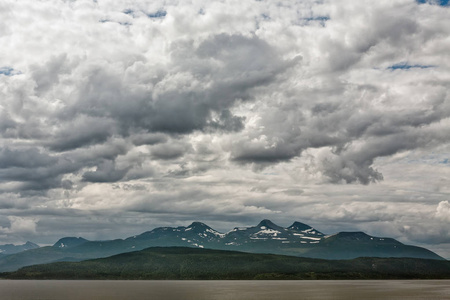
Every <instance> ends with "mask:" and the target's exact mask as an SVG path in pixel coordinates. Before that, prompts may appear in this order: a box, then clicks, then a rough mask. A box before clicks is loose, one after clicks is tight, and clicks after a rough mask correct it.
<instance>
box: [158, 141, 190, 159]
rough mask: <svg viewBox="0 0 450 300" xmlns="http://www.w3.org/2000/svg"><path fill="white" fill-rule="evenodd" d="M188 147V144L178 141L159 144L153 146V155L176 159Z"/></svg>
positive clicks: (160, 157)
mask: <svg viewBox="0 0 450 300" xmlns="http://www.w3.org/2000/svg"><path fill="white" fill-rule="evenodd" d="M187 148H189V147H188V146H187V145H182V144H177V143H166V144H159V145H156V146H153V147H152V148H151V155H152V157H153V158H155V159H175V158H179V157H181V156H183V155H184V153H185V152H186V151H187Z"/></svg>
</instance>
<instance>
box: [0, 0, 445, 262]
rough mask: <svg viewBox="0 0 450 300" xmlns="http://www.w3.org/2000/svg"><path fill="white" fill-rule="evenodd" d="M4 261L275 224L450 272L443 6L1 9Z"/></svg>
mask: <svg viewBox="0 0 450 300" xmlns="http://www.w3.org/2000/svg"><path fill="white" fill-rule="evenodd" d="M0 45H1V47H0V244H4V243H7V242H15V243H18V242H25V241H26V240H32V241H34V242H37V243H41V244H46V243H53V242H55V241H56V239H57V238H59V237H61V236H83V237H85V238H88V239H106V238H123V237H126V236H130V235H134V234H137V233H141V232H143V231H146V230H150V229H152V228H154V227H156V226H166V225H187V224H188V223H190V222H191V221H203V222H205V223H207V224H209V225H210V226H212V227H214V228H216V229H218V230H223V231H227V230H230V229H232V227H234V226H237V225H239V226H242V225H244V226H245V225H254V224H256V223H257V222H258V221H259V220H260V219H263V218H269V219H271V220H273V221H274V222H276V223H278V224H279V225H283V226H288V225H290V224H291V223H292V222H293V221H295V220H298V221H302V222H305V223H308V224H310V225H312V226H315V227H317V228H318V229H319V230H321V231H323V232H326V233H334V232H336V231H342V230H354V231H356V230H363V231H365V232H367V233H369V234H372V235H379V236H390V237H394V238H397V239H399V240H400V241H402V242H405V243H409V244H415V245H424V246H426V247H428V248H430V249H432V250H435V251H437V253H439V254H441V255H443V256H445V257H448V258H450V226H449V224H450V202H449V201H450V196H449V195H450V164H449V158H450V143H449V141H450V138H449V137H450V94H449V88H450V51H449V49H450V7H449V6H448V4H447V2H446V1H432V0H430V1H415V0H380V1H368V0H367V1H366V0H361V1H354V0H337V1H336V0H334V1H332V0H329V1H327V0H323V1H315V0H298V1H292V0H289V1H269V0H267V1H234V0H226V1H209V0H198V1H197V0H190V1H184V0H183V1H181V0H180V1H176V0H169V1H150V0H130V1H103V0H98V1H91V0H84V1H83V0H71V1H70V0H64V1H62V0H53V1H50V0H49V1H35V0H33V1H31V0H28V1H13V0H5V1H1V3H0Z"/></svg>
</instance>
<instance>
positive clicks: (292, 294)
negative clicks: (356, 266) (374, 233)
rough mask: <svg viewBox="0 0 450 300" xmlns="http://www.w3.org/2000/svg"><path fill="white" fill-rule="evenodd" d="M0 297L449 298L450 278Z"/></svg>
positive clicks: (22, 288)
mask: <svg viewBox="0 0 450 300" xmlns="http://www.w3.org/2000/svg"><path fill="white" fill-rule="evenodd" d="M0 299H1V300H18V299H20V300H37V299H40V300H42V299H45V300H53V299H55V300H56V299H58V300H59V299H66V300H75V299H96V300H103V299H104V300H122V299H124V300H125V299H127V300H135V299H169V300H171V299H174V300H175V299H176V300H181V299H186V300H190V299H195V300H202V299H215V300H225V299H229V300H239V299H243V300H244V299H245V300H252V299H258V300H261V299H288V300H289V299H346V300H347V299H392V300H396V299H450V281H449V280H366V281H361V280H355V281H345V280H342V281H321V280H317V281H171V280H168V281H92V280H91V281H85V280H79V281H70V280H60V281H56V280H46V281H38V280H33V281H30V280H22V281H21V280H3V281H0Z"/></svg>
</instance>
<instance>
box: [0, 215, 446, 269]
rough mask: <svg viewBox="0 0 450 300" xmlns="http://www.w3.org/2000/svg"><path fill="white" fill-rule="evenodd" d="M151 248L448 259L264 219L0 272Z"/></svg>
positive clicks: (142, 238) (11, 260) (12, 264)
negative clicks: (281, 224)
mask: <svg viewBox="0 0 450 300" xmlns="http://www.w3.org/2000/svg"><path fill="white" fill-rule="evenodd" d="M148 247H194V248H207V249H216V250H232V251H243V252H250V253H268V254H281V255H290V256H300V257H309V258H321V259H353V258H357V257H412V258H424V259H437V260H444V259H443V258H442V257H440V256H439V255H437V254H436V253H434V252H432V251H430V250H428V249H425V248H421V247H416V246H409V245H404V244H402V243H401V242H399V241H397V240H395V239H391V238H380V237H374V236H370V235H368V234H365V233H363V232H358V231H357V232H339V233H337V234H334V235H325V234H324V233H322V232H320V231H319V230H317V229H315V228H313V227H311V226H309V225H307V224H304V223H301V222H297V221H296V222H294V223H293V224H292V225H291V226H289V227H286V228H285V227H281V226H278V225H276V224H275V223H273V222H271V221H270V220H268V219H264V220H262V221H261V222H259V223H258V225H256V226H250V227H235V228H234V229H233V230H231V231H229V232H226V233H221V232H219V231H216V230H215V229H213V228H211V227H210V226H208V225H206V224H205V223H202V222H193V223H191V224H190V225H188V226H178V227H157V228H154V229H153V230H151V231H146V232H144V233H142V234H139V235H135V236H131V237H128V238H125V239H115V240H106V241H88V240H86V239H84V238H76V237H65V238H62V239H60V240H59V241H58V242H56V243H55V244H54V245H53V246H49V247H42V248H38V249H34V250H28V251H25V252H22V253H17V254H13V255H8V256H2V257H0V271H14V270H17V269H18V268H20V267H23V266H27V265H33V264H42V263H50V262H52V261H80V260H84V259H93V258H101V257H107V256H111V255H116V254H120V253H126V252H132V251H137V250H142V249H145V248H148Z"/></svg>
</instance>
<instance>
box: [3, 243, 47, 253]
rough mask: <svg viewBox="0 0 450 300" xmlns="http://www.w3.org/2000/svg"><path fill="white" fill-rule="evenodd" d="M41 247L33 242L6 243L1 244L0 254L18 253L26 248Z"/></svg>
mask: <svg viewBox="0 0 450 300" xmlns="http://www.w3.org/2000/svg"><path fill="white" fill-rule="evenodd" d="M36 248H39V246H38V245H36V244H35V243H32V242H26V243H25V244H23V245H13V244H6V245H0V254H1V255H10V254H16V253H19V252H22V251H25V250H30V249H36Z"/></svg>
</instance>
